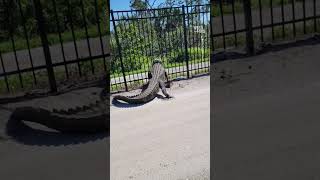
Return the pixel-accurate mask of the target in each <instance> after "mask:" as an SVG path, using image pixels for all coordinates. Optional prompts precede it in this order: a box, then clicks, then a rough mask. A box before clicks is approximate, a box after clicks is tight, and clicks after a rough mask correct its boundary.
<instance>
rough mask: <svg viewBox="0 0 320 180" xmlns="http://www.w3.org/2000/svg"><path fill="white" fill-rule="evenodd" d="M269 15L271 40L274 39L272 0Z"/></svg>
mask: <svg viewBox="0 0 320 180" xmlns="http://www.w3.org/2000/svg"><path fill="white" fill-rule="evenodd" d="M270 16H271V33H272V40H274V39H275V36H274V18H273V1H272V0H270Z"/></svg>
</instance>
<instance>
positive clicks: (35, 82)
mask: <svg viewBox="0 0 320 180" xmlns="http://www.w3.org/2000/svg"><path fill="white" fill-rule="evenodd" d="M18 6H19V11H20V16H21V20H22V22H23V23H22V27H23V33H24V36H25V38H26V43H27V47H28V54H29V60H30V65H31V68H32V75H33V81H34V84H37V78H36V75H35V72H34V66H33V60H32V55H31V51H30V42H29V36H28V33H27V27H26V19H25V17H24V14H23V11H22V6H21V0H18Z"/></svg>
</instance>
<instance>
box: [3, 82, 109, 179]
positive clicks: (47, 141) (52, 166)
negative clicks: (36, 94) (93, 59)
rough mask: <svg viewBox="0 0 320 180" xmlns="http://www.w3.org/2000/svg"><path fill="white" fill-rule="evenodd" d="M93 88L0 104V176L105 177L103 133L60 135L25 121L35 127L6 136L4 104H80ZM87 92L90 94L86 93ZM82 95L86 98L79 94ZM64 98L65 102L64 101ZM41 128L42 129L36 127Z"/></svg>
mask: <svg viewBox="0 0 320 180" xmlns="http://www.w3.org/2000/svg"><path fill="white" fill-rule="evenodd" d="M94 92H97V89H95V88H93V89H91V90H79V91H76V92H71V93H68V94H65V95H61V96H55V97H50V98H44V99H36V100H33V101H28V102H21V103H16V104H9V105H2V106H1V107H0V159H1V161H0V166H1V168H0V169H1V170H0V177H1V179H10V180H23V179H35V180H40V179H46V180H57V179H77V180H88V179H94V180H107V179H109V178H108V177H109V166H108V164H109V153H108V149H109V142H110V138H109V137H106V135H104V134H97V135H91V136H88V135H86V136H79V135H63V134H60V133H56V132H55V131H52V130H49V129H47V128H44V127H42V126H36V125H35V124H32V123H29V124H28V125H30V126H31V127H33V128H37V129H38V130H31V131H19V132H20V133H22V134H16V135H15V136H8V135H7V134H6V126H7V121H8V119H9V117H10V114H11V112H9V111H7V110H5V108H4V107H18V106H25V105H33V106H41V107H44V108H54V107H55V108H64V107H72V106H74V105H78V106H81V105H83V104H87V103H88V102H94V100H96V97H94V96H93V95H92V94H91V93H94ZM90 94H91V96H90ZM79 95H86V96H85V97H87V98H85V99H84V98H79ZM66 102H67V103H66ZM39 130H44V131H39Z"/></svg>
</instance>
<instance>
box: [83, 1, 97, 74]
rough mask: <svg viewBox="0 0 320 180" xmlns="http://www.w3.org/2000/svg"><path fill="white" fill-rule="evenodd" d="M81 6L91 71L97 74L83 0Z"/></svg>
mask: <svg viewBox="0 0 320 180" xmlns="http://www.w3.org/2000/svg"><path fill="white" fill-rule="evenodd" d="M80 6H81V14H82V20H83V25H84V30H85V33H86V40H87V47H88V51H89V57H90V65H91V72H92V74H95V72H94V69H95V68H94V65H93V60H92V52H91V45H90V40H89V38H90V37H89V33H88V25H87V19H86V14H85V10H84V5H83V0H80Z"/></svg>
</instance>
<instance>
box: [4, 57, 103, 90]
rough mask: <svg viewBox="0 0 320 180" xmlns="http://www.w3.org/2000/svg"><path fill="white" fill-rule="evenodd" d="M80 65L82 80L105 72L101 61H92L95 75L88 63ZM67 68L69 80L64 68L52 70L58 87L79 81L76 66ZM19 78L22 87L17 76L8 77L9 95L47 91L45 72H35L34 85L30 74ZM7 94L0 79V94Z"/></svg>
mask: <svg viewBox="0 0 320 180" xmlns="http://www.w3.org/2000/svg"><path fill="white" fill-rule="evenodd" d="M80 64H81V66H80V67H81V71H82V78H81V79H82V80H88V79H90V78H92V77H94V76H95V75H99V74H102V73H104V72H105V71H104V68H103V60H102V59H95V60H93V66H94V67H95V75H93V74H92V73H91V63H90V61H87V62H81V63H80ZM67 67H68V70H69V80H68V79H67V77H66V73H65V68H64V66H59V67H55V68H54V72H55V78H56V81H57V84H58V85H59V84H62V83H67V82H69V81H70V83H72V82H77V81H78V80H79V79H80V77H79V71H78V67H77V64H69V65H67ZM21 76H22V82H23V87H21V84H20V78H19V75H18V74H15V75H10V76H8V84H9V90H10V93H13V94H15V93H19V92H28V91H30V90H34V89H48V87H49V84H48V76H47V72H46V70H38V71H36V72H35V76H36V80H37V84H35V82H34V77H33V74H32V72H25V73H22V74H21ZM7 93H8V91H7V86H6V83H5V78H4V77H1V78H0V94H7Z"/></svg>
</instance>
